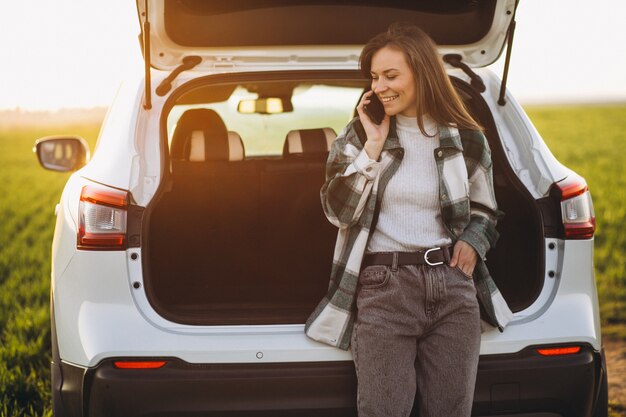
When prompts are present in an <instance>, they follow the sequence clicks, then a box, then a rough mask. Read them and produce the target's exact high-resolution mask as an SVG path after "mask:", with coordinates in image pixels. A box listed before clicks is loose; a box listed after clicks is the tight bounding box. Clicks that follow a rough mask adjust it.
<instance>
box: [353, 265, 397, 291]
mask: <svg viewBox="0 0 626 417" xmlns="http://www.w3.org/2000/svg"><path fill="white" fill-rule="evenodd" d="M390 276H391V268H390V267H388V266H385V265H371V266H368V267H366V268H364V269H363V270H362V271H361V273H360V274H359V284H360V285H361V289H374V288H381V287H384V286H385V285H386V284H387V282H389V278H390Z"/></svg>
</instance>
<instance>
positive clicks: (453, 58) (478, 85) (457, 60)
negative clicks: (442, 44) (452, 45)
mask: <svg viewBox="0 0 626 417" xmlns="http://www.w3.org/2000/svg"><path fill="white" fill-rule="evenodd" d="M462 58H463V57H462V56H461V55H459V54H447V55H444V56H443V60H444V62H446V63H448V64H450V65H452V66H453V67H455V68H460V69H461V70H462V71H463V72H464V73H465V74H467V76H468V77H470V79H471V82H470V84H472V87H474V88H475V89H476V90H478V92H479V93H483V92H485V90H486V89H487V88H486V87H485V83H484V82H483V80H482V78H480V77H479V76H478V74H476V73H475V72H474V71H472V69H471V68H470V67H468V66H467V64H465V63H464V62H461V59H462Z"/></svg>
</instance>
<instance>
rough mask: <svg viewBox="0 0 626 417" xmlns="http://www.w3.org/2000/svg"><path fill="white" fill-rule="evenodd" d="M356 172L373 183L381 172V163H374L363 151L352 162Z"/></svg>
mask: <svg viewBox="0 0 626 417" xmlns="http://www.w3.org/2000/svg"><path fill="white" fill-rule="evenodd" d="M352 165H353V169H354V170H355V172H358V173H359V174H361V175H363V176H365V178H367V179H368V180H369V181H373V180H374V179H375V178H376V176H377V175H378V173H379V172H380V168H381V163H380V162H377V161H374V160H373V159H371V158H370V157H369V155H368V154H367V152H365V149H363V150H362V151H361V152H360V153H359V155H358V156H357V157H356V159H355V160H354V161H353V162H352Z"/></svg>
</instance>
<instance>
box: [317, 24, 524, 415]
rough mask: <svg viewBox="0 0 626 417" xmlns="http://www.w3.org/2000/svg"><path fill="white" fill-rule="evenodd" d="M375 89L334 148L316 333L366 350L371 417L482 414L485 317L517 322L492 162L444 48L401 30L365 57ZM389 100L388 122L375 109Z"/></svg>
mask: <svg viewBox="0 0 626 417" xmlns="http://www.w3.org/2000/svg"><path fill="white" fill-rule="evenodd" d="M360 65H361V69H362V71H363V72H364V74H365V75H366V76H368V77H370V78H371V87H372V91H370V92H368V93H365V94H364V95H363V97H362V98H361V101H360V102H359V104H358V106H357V111H358V115H359V117H358V118H356V119H354V120H353V121H351V122H350V124H348V126H347V127H346V128H345V129H344V131H343V132H342V134H341V135H339V137H338V138H337V140H335V142H334V143H333V146H332V149H331V151H330V155H329V158H328V162H327V167H326V178H327V180H326V183H325V184H324V186H323V187H322V191H321V196H322V205H323V207H324V211H325V213H326V216H327V217H328V219H329V220H330V222H331V223H333V224H334V225H336V226H337V227H338V228H339V234H338V237H337V243H336V249H335V259H334V262H333V269H332V276H331V283H330V287H329V291H328V294H327V295H326V297H325V298H324V299H323V300H322V302H321V303H320V304H319V305H318V307H317V308H316V310H315V311H314V313H313V314H312V315H311V317H310V318H309V319H308V320H307V324H306V333H307V335H308V336H309V337H311V338H313V339H315V340H318V341H321V342H324V343H327V344H330V345H333V346H337V347H339V348H342V349H347V348H348V347H349V346H350V345H351V346H352V354H353V357H354V362H355V368H356V372H357V379H358V396H357V406H358V410H359V416H360V417H368V416H379V417H382V416H384V417H395V416H398V417H400V416H408V415H409V414H410V412H411V409H412V407H413V401H414V399H415V398H416V396H415V394H416V393H417V400H418V406H419V409H420V416H421V417H426V416H469V415H470V412H471V406H472V399H473V393H474V385H475V379H476V371H477V365H478V355H479V348H480V333H481V323H480V310H479V304H478V302H477V298H478V301H480V303H481V304H482V307H483V310H484V313H485V315H484V319H485V320H486V321H487V322H489V323H490V324H491V325H493V326H496V327H498V328H499V329H500V330H501V331H502V328H503V326H505V325H506V324H507V322H508V321H510V319H511V316H512V313H511V311H510V310H509V308H508V306H507V305H506V302H505V301H504V299H503V298H502V296H501V295H500V293H499V291H498V290H497V287H496V286H495V284H494V282H493V280H492V279H491V277H490V276H489V272H488V271H487V268H486V266H485V264H484V259H485V253H486V252H487V251H488V250H489V248H490V247H492V246H493V245H494V244H495V241H496V240H497V232H496V230H495V225H496V220H497V218H498V217H499V216H500V215H501V214H500V212H499V211H498V209H497V205H496V201H495V197H494V192H493V183H492V172H491V156H490V151H489V147H488V145H487V141H486V139H485V137H484V135H483V134H482V131H481V127H480V126H479V125H478V124H477V123H476V121H474V120H473V119H472V117H471V116H470V115H469V113H468V112H467V110H466V109H465V107H464V105H463V103H462V101H461V100H460V98H459V97H458V95H457V94H456V92H455V90H454V88H453V86H452V84H451V82H450V80H449V78H448V76H447V74H446V72H445V70H444V67H443V64H442V62H441V60H440V58H439V56H438V54H437V50H436V46H435V44H434V42H433V41H432V40H431V39H430V38H429V37H428V36H427V35H426V34H425V33H424V32H423V31H421V30H420V29H419V28H417V27H406V26H404V27H403V26H398V25H392V26H391V27H390V28H389V29H388V31H387V32H385V33H381V34H379V35H378V36H376V37H374V38H373V39H372V40H370V42H369V43H368V44H367V45H366V46H365V47H364V49H363V51H362V53H361V57H360ZM372 94H375V95H376V96H378V98H379V99H380V100H381V102H382V103H383V106H384V109H385V117H384V119H383V121H382V123H381V124H380V125H377V124H375V123H373V121H372V120H371V119H370V118H369V117H368V115H367V113H366V112H365V111H364V107H365V106H367V105H368V104H369V103H370V101H371V100H372Z"/></svg>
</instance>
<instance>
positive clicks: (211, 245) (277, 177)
mask: <svg viewBox="0 0 626 417" xmlns="http://www.w3.org/2000/svg"><path fill="white" fill-rule="evenodd" d="M453 83H454V85H455V87H456V88H457V89H458V91H459V92H460V94H461V96H462V97H463V98H464V101H465V104H466V105H467V106H468V108H469V109H470V112H471V113H472V114H473V115H474V116H475V117H476V119H477V120H478V121H479V123H481V124H482V126H483V127H484V128H485V134H486V136H487V138H488V141H489V144H490V147H491V150H492V158H493V161H494V187H495V192H496V196H497V200H498V204H499V207H500V209H501V210H503V211H504V212H505V217H504V218H503V219H502V220H501V221H500V222H499V224H498V231H499V233H500V239H499V241H498V243H497V246H496V247H495V248H494V249H492V250H491V251H490V252H489V253H488V255H487V258H488V259H487V265H488V267H489V270H490V272H491V274H492V276H493V277H494V279H495V281H496V283H497V284H498V287H499V288H500V290H501V292H502V293H503V295H504V297H505V299H506V300H507V301H508V302H509V304H510V306H511V307H512V309H513V311H520V310H522V309H524V308H525V307H527V306H528V305H530V304H531V303H532V302H533V301H534V300H535V299H536V297H537V296H538V294H539V292H540V290H541V288H542V286H543V275H544V271H543V266H542V265H543V247H542V244H541V241H542V237H543V225H542V220H541V215H540V214H539V211H538V209H537V205H536V202H535V200H534V199H533V198H532V197H531V196H530V195H529V193H528V192H527V191H526V189H525V188H524V187H523V185H522V184H521V183H520V182H519V179H518V178H517V176H516V175H515V174H514V172H513V171H512V169H511V168H510V166H509V164H508V161H507V159H506V156H505V153H504V150H503V147H502V144H501V142H500V139H499V137H498V133H497V128H496V126H495V123H494V121H493V118H492V116H491V113H490V110H489V108H488V107H487V104H486V103H485V102H484V100H483V99H482V98H481V97H480V94H478V93H477V92H475V91H474V90H473V89H472V87H471V86H470V85H469V84H467V83H465V82H464V81H462V80H460V79H457V78H453ZM259 84H262V83H257V87H256V91H257V92H258V91H263V94H259V95H257V97H258V98H263V99H264V100H265V101H264V104H263V105H262V106H260V107H257V108H256V109H255V110H253V112H256V113H263V117H262V118H263V119H264V120H265V121H264V123H271V122H272V120H273V118H275V119H277V120H278V119H279V118H281V117H283V116H285V117H286V115H285V114H284V113H289V112H291V111H292V110H290V108H289V106H290V105H291V103H290V101H291V99H292V97H290V96H287V95H286V93H285V91H287V92H288V91H289V88H287V89H285V88H281V89H277V90H275V91H274V92H272V91H271V88H269V87H268V86H269V85H270V84H272V85H280V83H276V82H272V83H268V85H267V86H262V85H261V86H260V87H259ZM337 85H341V81H337V82H334V86H337ZM345 85H346V86H349V87H351V88H354V87H355V85H358V86H359V87H358V88H359V89H358V93H359V94H357V96H356V98H354V101H353V104H352V107H350V108H349V109H348V110H347V112H348V114H347V116H346V117H345V118H344V120H343V122H341V121H340V122H339V123H343V125H344V126H345V124H347V122H348V121H349V119H350V117H351V116H352V115H353V114H354V107H355V106H356V103H357V102H358V96H359V95H360V94H362V93H363V92H364V91H365V89H366V88H367V81H366V80H362V79H349V80H347V81H345ZM295 87H296V90H297V86H295ZM213 88H214V89H215V91H213V92H212V93H210V94H204V96H205V97H210V96H211V95H212V96H213V97H217V98H218V99H219V100H222V101H224V100H225V96H227V95H228V91H230V92H231V94H232V91H233V90H232V89H230V87H229V88H225V87H224V86H219V85H216V86H213ZM220 89H221V90H220ZM229 89H230V90H229ZM201 90H203V91H204V92H205V93H206V92H209V91H211V86H206V85H205V86H202V87H201V89H200V90H197V91H195V92H193V91H192V92H190V93H187V94H188V97H190V96H194V100H193V101H194V103H195V102H198V103H200V102H202V99H201V96H202V95H203V94H201V92H202V91H201ZM227 90H228V91H227ZM291 91H293V89H291ZM272 93H274V94H272ZM218 96H219V97H218ZM274 96H276V97H277V98H279V99H280V100H282V103H283V112H277V113H276V114H268V113H267V105H268V100H267V99H268V98H272V97H274ZM183 97H184V96H183ZM226 100H228V97H226ZM183 101H184V100H183ZM242 101H243V100H242ZM293 102H294V103H293V107H294V108H295V109H296V110H295V111H297V108H298V103H297V101H296V97H295V96H294V97H293ZM285 103H286V105H285ZM241 105H242V104H241V101H240V102H239V103H238V104H237V107H238V112H240V111H241ZM174 106H175V105H174ZM174 106H173V107H174ZM318 106H319V105H318ZM231 107H233V103H231ZM261 107H262V108H261ZM216 108H217V109H218V110H219V106H212V105H211V103H210V102H208V101H206V100H205V103H204V104H200V105H199V106H198V105H196V106H195V107H194V108H189V109H186V110H184V111H182V112H181V113H180V114H181V115H180V116H176V117H175V118H176V120H175V121H174V122H175V123H172V126H173V127H172V133H171V135H170V136H171V142H170V144H169V150H170V152H169V159H168V160H167V161H169V164H168V165H169V169H167V170H166V172H165V173H164V177H163V184H162V186H161V187H160V191H159V193H158V195H157V196H156V197H155V198H154V199H153V201H152V202H151V204H150V205H149V207H148V210H147V216H146V221H145V226H144V233H143V236H144V242H143V243H142V245H143V246H144V247H145V251H146V252H147V256H146V257H145V258H144V263H145V265H144V271H145V273H147V276H146V277H144V282H145V286H146V291H147V294H148V298H149V300H150V302H151V304H153V306H154V307H155V309H156V310H157V311H158V312H159V313H160V314H162V315H163V316H164V317H166V318H168V319H169V320H172V321H175V322H180V323H187V324H202V325H220V324H294V323H296V324H297V323H304V321H305V320H306V318H307V317H308V315H309V314H310V313H311V311H313V309H314V307H315V306H316V305H317V303H318V302H319V300H320V299H321V298H322V297H323V295H324V294H325V292H326V289H327V287H328V278H329V276H330V272H331V267H332V257H333V252H334V244H335V238H336V234H337V229H336V228H335V227H334V226H332V225H331V224H330V223H329V222H328V220H327V219H326V217H325V215H324V213H323V211H322V207H321V204H320V195H319V192H320V188H321V187H322V184H323V183H324V180H325V172H324V170H325V163H326V159H327V157H328V151H329V149H330V144H331V143H332V141H333V140H334V139H335V137H336V136H337V133H336V132H337V131H340V130H339V129H341V124H339V125H337V126H338V127H334V126H330V125H326V124H324V123H320V124H319V125H318V126H317V127H314V128H312V127H309V126H307V127H306V128H301V127H300V126H298V125H293V126H292V128H291V129H290V130H289V131H288V132H287V133H286V134H284V135H283V136H282V153H280V154H278V155H277V154H276V153H273V151H272V152H270V153H268V154H265V155H249V154H248V153H247V149H246V148H247V147H249V146H248V144H249V140H247V137H245V136H244V135H240V129H239V126H238V125H236V124H231V123H228V124H227V123H226V122H225V118H226V114H225V112H221V114H220V113H218V111H216ZM295 111H294V113H295ZM172 113H173V112H172ZM335 124H336V123H335ZM163 140H164V141H167V140H168V139H167V138H164V139H163ZM250 146H251V145H250Z"/></svg>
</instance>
